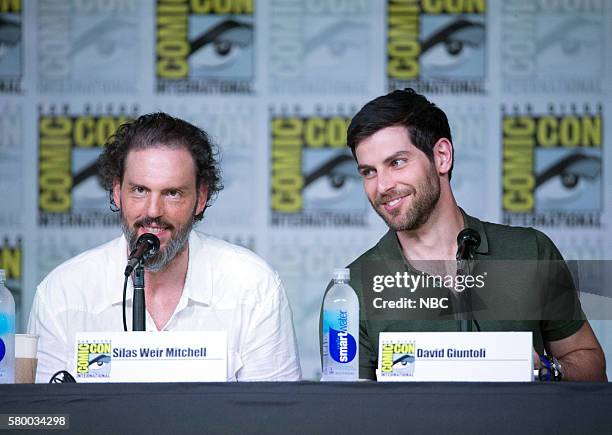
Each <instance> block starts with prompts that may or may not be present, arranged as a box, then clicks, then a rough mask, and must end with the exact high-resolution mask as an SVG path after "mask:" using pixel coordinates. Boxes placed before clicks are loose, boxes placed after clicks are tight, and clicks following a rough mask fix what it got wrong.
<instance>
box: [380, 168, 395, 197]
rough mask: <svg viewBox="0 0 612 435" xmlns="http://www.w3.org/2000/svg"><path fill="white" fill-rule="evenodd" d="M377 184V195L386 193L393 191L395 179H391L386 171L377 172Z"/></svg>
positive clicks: (390, 175) (391, 176)
mask: <svg viewBox="0 0 612 435" xmlns="http://www.w3.org/2000/svg"><path fill="white" fill-rule="evenodd" d="M377 182H378V192H379V193H385V192H388V191H389V190H393V188H394V187H395V179H394V178H393V175H392V174H390V173H388V172H387V171H379V172H378V177H377Z"/></svg>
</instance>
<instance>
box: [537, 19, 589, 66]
mask: <svg viewBox="0 0 612 435" xmlns="http://www.w3.org/2000/svg"><path fill="white" fill-rule="evenodd" d="M600 37H601V32H600V26H599V23H598V22H597V21H594V20H587V19H584V18H580V17H578V18H569V19H567V20H565V21H564V22H562V23H560V24H558V25H557V26H555V27H553V28H552V29H551V30H549V31H548V32H546V33H545V34H544V35H543V36H541V37H540V38H538V40H537V41H536V50H537V52H538V54H543V53H544V52H548V51H550V53H547V55H548V56H553V55H554V56H561V57H565V58H567V57H576V56H579V55H581V54H585V53H584V52H588V51H591V50H593V49H594V48H596V47H598V46H599V40H600Z"/></svg>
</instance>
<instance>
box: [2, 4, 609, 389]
mask: <svg viewBox="0 0 612 435" xmlns="http://www.w3.org/2000/svg"><path fill="white" fill-rule="evenodd" d="M611 6H612V5H611V4H610V2H608V1H606V0H505V1H501V0H386V1H385V0H371V1H368V0H191V1H190V0H158V1H144V0H142V1H141V0H38V1H19V0H0V98H1V100H0V195H1V202H0V267H2V268H4V269H6V271H7V277H8V287H9V288H10V289H11V290H12V291H13V293H14V295H15V298H16V300H17V304H18V311H19V313H20V317H19V319H20V322H21V323H20V324H21V330H22V331H23V330H24V328H25V325H26V322H27V317H28V313H29V308H30V305H31V301H32V297H33V295H34V292H35V289H36V285H37V284H38V282H39V281H40V280H41V279H42V278H43V277H44V276H45V275H46V274H47V273H48V272H49V271H50V270H51V269H52V268H54V267H55V266H57V265H58V264H59V263H61V262H62V261H64V260H66V259H67V258H69V257H71V256H73V255H75V254H77V253H79V252H81V251H83V250H85V249H87V248H90V247H93V246H95V245H97V244H100V243H102V242H104V241H107V240H109V239H111V238H113V237H115V236H117V235H118V234H119V233H120V231H119V227H118V216H117V215H116V214H113V213H112V212H111V211H110V210H109V204H108V195H107V193H106V192H104V191H103V190H102V189H101V188H100V186H99V184H98V181H97V179H96V176H95V160H96V158H97V156H98V155H99V153H100V151H101V150H102V147H103V146H104V142H105V140H106V139H107V137H108V136H109V135H111V134H112V133H113V132H114V131H115V130H116V128H117V126H118V125H120V124H121V123H122V122H124V121H126V120H128V119H131V118H134V117H135V116H138V115H139V114H143V113H148V112H152V111H159V110H162V111H166V112H169V113H171V114H172V115H175V116H178V117H181V118H184V119H187V120H189V121H191V122H193V123H195V124H197V125H198V126H200V127H202V128H204V129H205V130H206V131H208V132H209V133H210V134H211V135H212V137H213V138H214V140H215V142H216V143H217V144H218V145H219V147H220V150H221V162H222V169H223V176H224V182H225V189H224V190H223V191H222V192H221V193H220V195H219V197H218V199H217V201H216V203H214V205H213V206H212V207H211V208H210V209H209V210H208V211H207V215H206V216H205V219H204V220H203V222H201V223H200V224H199V229H200V230H203V231H205V232H208V233H210V234H213V235H216V236H218V237H221V238H223V239H226V240H229V241H231V242H234V243H238V244H241V245H244V246H246V247H248V248H250V249H252V250H253V251H255V252H257V253H258V254H259V255H261V256H262V257H264V258H265V259H266V260H267V261H268V262H270V263H271V264H272V266H273V267H274V268H275V269H277V270H278V272H279V273H280V276H281V278H282V280H283V282H284V285H285V287H286V289H287V292H288V294H289V298H290V300H291V305H292V307H293V314H294V322H295V326H296V330H297V335H298V340H299V347H300V353H301V362H302V368H303V372H304V376H305V378H307V379H316V378H317V377H318V374H319V371H320V370H319V356H318V333H317V329H318V316H319V307H320V303H321V299H322V295H323V291H324V289H325V286H326V283H327V282H328V280H329V279H330V276H331V273H332V269H333V268H335V267H342V266H344V265H346V264H348V263H349V262H350V261H351V260H353V259H354V258H355V257H357V256H358V255H359V254H360V253H362V252H363V251H364V250H366V249H367V248H368V247H369V246H371V245H372V244H373V243H375V242H376V241H377V240H378V239H379V238H380V237H381V236H382V234H383V233H384V231H385V226H384V224H383V223H382V222H381V221H380V219H379V218H378V217H377V216H376V214H375V213H373V212H372V210H371V208H370V206H369V204H368V202H367V200H366V199H365V196H364V194H363V190H362V186H361V181H360V178H359V177H358V174H357V172H356V167H355V163H354V162H353V160H352V158H351V155H350V153H349V152H348V151H347V149H346V147H345V142H346V127H347V124H348V123H349V121H350V119H351V116H352V115H353V114H354V113H355V111H356V110H358V109H359V108H360V107H361V105H363V104H364V103H365V102H366V101H368V100H369V99H371V98H373V97H375V96H378V95H381V94H384V93H386V92H387V91H390V90H393V89H398V88H405V87H413V88H415V89H416V90H417V91H419V92H422V93H425V94H426V95H427V96H428V97H430V99H432V100H433V101H435V102H436V103H438V104H439V105H440V106H441V107H442V108H443V109H444V110H445V111H446V112H447V113H448V115H449V118H450V122H451V126H452V131H453V138H454V144H455V150H456V163H455V174H454V176H453V186H454V189H455V192H456V193H457V197H458V201H459V203H460V204H461V206H462V207H463V208H464V209H465V210H467V211H468V212H469V213H471V214H474V215H476V216H479V217H481V218H482V219H486V220H491V221H495V222H503V223H507V224H515V225H526V226H534V227H537V228H540V229H542V230H543V231H545V232H546V233H547V234H548V235H549V236H550V237H552V239H553V240H554V241H555V242H556V243H557V244H558V246H559V247H560V249H561V250H562V252H563V254H564V255H565V256H566V257H567V258H570V259H608V260H610V259H612V235H611V233H610V225H611V224H612V182H611V180H612V179H611V175H610V174H611V172H612V171H611V168H612V154H611V151H612V150H611V148H612V140H611V139H610V136H611V135H610V131H612V121H611V118H612V79H611V77H612V67H611V64H610V62H611V61H610V59H611V58H612V56H610V53H611V52H612V41H611V39H612V36H611V35H612V7H611ZM117 291H118V292H119V291H121V289H117ZM587 314H588V313H587ZM602 318H605V315H604V316H602ZM607 318H612V317H607ZM593 325H594V327H595V329H596V332H597V334H598V335H599V338H600V340H601V341H602V343H603V345H604V347H605V348H606V352H607V355H608V358H612V323H610V324H608V322H605V321H601V320H598V321H594V322H593Z"/></svg>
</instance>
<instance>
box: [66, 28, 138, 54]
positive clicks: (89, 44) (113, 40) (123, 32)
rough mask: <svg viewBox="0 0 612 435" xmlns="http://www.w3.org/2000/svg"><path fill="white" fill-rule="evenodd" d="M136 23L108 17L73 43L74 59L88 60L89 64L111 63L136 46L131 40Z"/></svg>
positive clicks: (84, 32) (80, 35)
mask: <svg viewBox="0 0 612 435" xmlns="http://www.w3.org/2000/svg"><path fill="white" fill-rule="evenodd" d="M135 26H136V23H134V22H131V21H127V20H124V19H117V18H116V17H108V18H105V19H104V20H102V21H100V22H99V23H98V24H95V25H93V26H91V27H89V28H87V29H86V30H85V31H83V32H82V33H80V34H79V35H78V36H76V37H75V38H74V40H73V43H72V57H73V58H76V57H81V58H83V59H87V63H91V62H93V63H98V64H99V63H109V62H111V61H112V60H114V59H115V58H116V57H118V56H123V54H124V52H125V50H126V49H127V48H130V47H132V46H134V44H135V42H134V41H132V40H131V36H132V33H131V32H132V29H134V27H135Z"/></svg>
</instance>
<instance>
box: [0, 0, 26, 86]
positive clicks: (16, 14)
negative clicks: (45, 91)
mask: <svg viewBox="0 0 612 435" xmlns="http://www.w3.org/2000/svg"><path fill="white" fill-rule="evenodd" d="M22 34H23V32H22V13H21V0H2V1H0V93H16V94H18V93H20V92H21V80H22V77H23V42H22V41H23V38H22Z"/></svg>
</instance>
